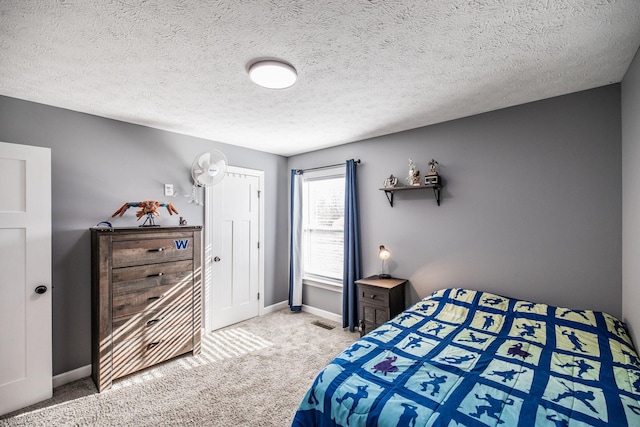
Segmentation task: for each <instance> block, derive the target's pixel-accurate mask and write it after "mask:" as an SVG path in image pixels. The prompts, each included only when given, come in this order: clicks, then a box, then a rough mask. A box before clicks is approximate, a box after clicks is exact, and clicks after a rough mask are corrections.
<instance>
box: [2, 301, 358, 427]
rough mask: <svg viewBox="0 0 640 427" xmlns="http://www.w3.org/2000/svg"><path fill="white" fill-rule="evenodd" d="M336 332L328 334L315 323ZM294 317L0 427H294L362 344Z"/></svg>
mask: <svg viewBox="0 0 640 427" xmlns="http://www.w3.org/2000/svg"><path fill="white" fill-rule="evenodd" d="M317 321H320V322H321V323H324V324H329V325H331V326H335V328H334V329H331V330H327V329H325V328H323V327H320V326H317V325H315V324H314V322H317ZM340 326H341V325H338V324H335V323H334V322H330V321H327V320H324V319H320V318H318V317H316V316H313V315H310V314H308V313H292V312H291V311H289V310H288V309H285V310H280V311H277V312H274V313H271V314H268V315H266V316H262V317H257V318H254V319H251V320H248V321H245V322H242V323H238V324H236V325H233V326H229V327H227V328H224V329H220V330H218V331H214V332H212V333H209V334H207V335H206V336H205V337H203V345H202V349H203V350H202V354H201V355H199V356H195V357H193V356H183V357H179V358H176V359H173V360H171V361H169V362H166V363H163V364H162V365H159V366H157V367H153V368H150V369H147V370H145V371H142V372H140V373H137V374H134V375H131V376H128V377H125V378H122V379H120V380H117V381H115V382H114V386H113V388H112V389H111V390H108V391H105V392H103V393H98V392H97V390H96V388H95V386H94V384H93V382H92V380H91V379H90V378H84V379H81V380H78V381H75V382H73V383H70V384H66V385H64V386H61V387H58V388H56V389H55V390H54V396H53V398H51V399H49V400H47V401H44V402H41V403H39V404H37V405H33V406H31V407H28V408H25V409H22V410H20V411H16V412H13V413H11V414H7V415H5V416H3V417H0V426H220V427H232V426H278V427H283V426H289V425H291V420H292V419H293V415H294V413H295V410H296V408H297V406H298V404H299V403H300V401H301V400H302V397H303V396H304V394H305V392H306V390H307V388H308V387H309V386H310V385H311V383H312V382H313V379H314V378H315V375H316V374H317V373H318V372H319V371H320V369H322V367H323V366H324V365H326V364H327V363H328V362H329V361H330V360H331V359H333V358H334V357H335V356H336V355H337V354H338V353H340V352H341V351H342V350H344V349H345V348H346V347H348V346H349V345H350V344H351V343H353V342H354V341H355V340H357V339H358V338H359V335H358V334H357V333H349V332H348V331H344V330H343V329H342V328H341V327H340Z"/></svg>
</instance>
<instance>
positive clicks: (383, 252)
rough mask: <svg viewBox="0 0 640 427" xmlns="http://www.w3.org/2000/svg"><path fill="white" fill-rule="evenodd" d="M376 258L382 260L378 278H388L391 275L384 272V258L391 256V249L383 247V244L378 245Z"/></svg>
mask: <svg viewBox="0 0 640 427" xmlns="http://www.w3.org/2000/svg"><path fill="white" fill-rule="evenodd" d="M378 258H380V259H381V260H382V267H381V268H380V275H379V276H378V278H379V279H390V278H391V275H390V274H385V273H384V260H385V259H389V258H391V251H390V250H389V249H387V248H385V247H384V246H383V245H380V250H378Z"/></svg>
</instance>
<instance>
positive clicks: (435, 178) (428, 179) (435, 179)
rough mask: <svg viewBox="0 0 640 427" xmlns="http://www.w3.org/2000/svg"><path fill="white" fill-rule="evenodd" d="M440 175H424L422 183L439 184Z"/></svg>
mask: <svg viewBox="0 0 640 427" xmlns="http://www.w3.org/2000/svg"><path fill="white" fill-rule="evenodd" d="M440 184H441V181H440V175H427V176H425V177H424V185H440Z"/></svg>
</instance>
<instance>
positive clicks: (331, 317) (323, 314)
mask: <svg viewBox="0 0 640 427" xmlns="http://www.w3.org/2000/svg"><path fill="white" fill-rule="evenodd" d="M302 311H306V312H307V313H311V314H315V315H316V316H319V317H323V318H325V319H327V320H332V321H334V322H338V323H340V324H342V316H341V315H340V314H335V313H332V312H330V311H326V310H321V309H319V308H315V307H311V306H310V305H304V304H302Z"/></svg>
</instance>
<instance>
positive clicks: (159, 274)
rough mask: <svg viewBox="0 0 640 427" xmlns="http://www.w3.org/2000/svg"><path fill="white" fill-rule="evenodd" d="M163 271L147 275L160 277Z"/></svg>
mask: <svg viewBox="0 0 640 427" xmlns="http://www.w3.org/2000/svg"><path fill="white" fill-rule="evenodd" d="M163 274H164V273H156V274H149V275H148V276H147V277H160V276H162V275H163Z"/></svg>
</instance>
